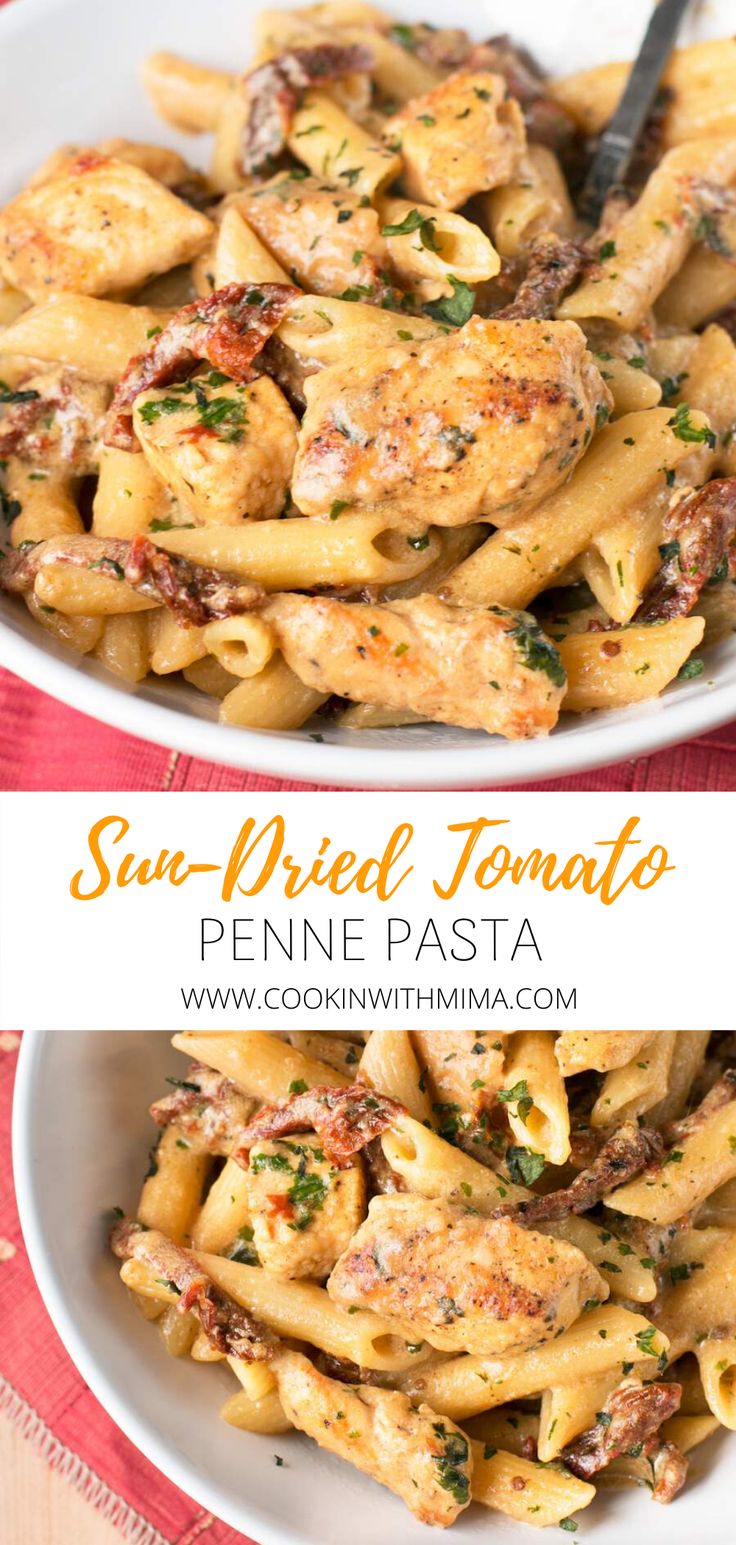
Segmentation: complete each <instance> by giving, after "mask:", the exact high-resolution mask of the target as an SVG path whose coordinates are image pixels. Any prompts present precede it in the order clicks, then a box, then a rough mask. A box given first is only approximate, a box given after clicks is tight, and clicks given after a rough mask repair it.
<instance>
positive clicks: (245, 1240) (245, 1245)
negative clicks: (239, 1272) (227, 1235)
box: [230, 1223, 261, 1266]
mask: <svg viewBox="0 0 736 1545" xmlns="http://www.w3.org/2000/svg"><path fill="white" fill-rule="evenodd" d="M230 1260H231V1261H237V1262H238V1264H239V1265H240V1266H260V1264H261V1263H260V1261H259V1258H258V1251H257V1250H256V1247H255V1245H254V1244H253V1230H252V1228H251V1227H250V1224H248V1223H246V1224H244V1226H243V1228H241V1229H238V1232H237V1234H236V1235H235V1239H234V1242H233V1246H232V1249H231V1251H230Z"/></svg>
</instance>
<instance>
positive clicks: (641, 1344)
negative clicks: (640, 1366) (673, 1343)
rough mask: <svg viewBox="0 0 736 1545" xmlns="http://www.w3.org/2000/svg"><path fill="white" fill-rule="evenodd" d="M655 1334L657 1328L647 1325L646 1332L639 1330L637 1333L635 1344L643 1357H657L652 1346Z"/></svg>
mask: <svg viewBox="0 0 736 1545" xmlns="http://www.w3.org/2000/svg"><path fill="white" fill-rule="evenodd" d="M656 1334H657V1328H656V1326H655V1325H648V1326H647V1328H646V1330H640V1331H638V1332H637V1337H636V1344H637V1347H638V1348H639V1351H640V1352H642V1353H643V1355H644V1356H645V1357H656V1356H657V1351H656V1348H655V1346H654V1344H653V1343H654V1338H655V1336H656Z"/></svg>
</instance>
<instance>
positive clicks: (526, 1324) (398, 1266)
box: [327, 1194, 606, 1356]
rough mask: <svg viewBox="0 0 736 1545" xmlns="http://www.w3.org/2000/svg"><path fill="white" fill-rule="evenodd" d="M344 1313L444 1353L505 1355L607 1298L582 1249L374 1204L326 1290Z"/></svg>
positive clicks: (497, 1225)
mask: <svg viewBox="0 0 736 1545" xmlns="http://www.w3.org/2000/svg"><path fill="white" fill-rule="evenodd" d="M327 1291H328V1293H329V1294H330V1297H331V1298H333V1299H334V1300H335V1302H336V1303H338V1304H340V1305H341V1306H342V1307H350V1306H356V1305H357V1306H358V1307H359V1308H364V1309H372V1310H373V1311H374V1312H375V1313H376V1314H381V1315H386V1316H388V1317H389V1319H395V1320H396V1321H397V1322H398V1323H399V1324H400V1325H401V1326H402V1327H403V1328H404V1329H405V1330H408V1329H409V1328H410V1327H411V1328H412V1329H413V1330H414V1331H415V1333H416V1334H417V1336H419V1335H421V1336H422V1337H423V1338H424V1339H426V1340H427V1341H429V1342H430V1343H431V1344H432V1346H435V1347H437V1348H438V1349H440V1350H442V1351H468V1352H473V1353H478V1354H480V1355H488V1356H494V1355H499V1356H500V1355H503V1354H504V1353H506V1352H511V1351H514V1350H518V1349H520V1348H523V1347H529V1346H534V1345H537V1344H538V1343H540V1342H542V1341H547V1340H549V1339H550V1337H552V1336H554V1335H556V1334H560V1333H561V1332H562V1331H563V1330H564V1329H566V1328H567V1326H568V1325H571V1324H572V1322H573V1320H575V1319H577V1317H578V1315H579V1314H580V1312H581V1309H582V1306H583V1304H584V1303H585V1302H586V1300H587V1299H589V1298H591V1297H598V1298H600V1297H601V1296H603V1297H605V1296H606V1289H605V1284H603V1281H602V1278H601V1277H600V1276H599V1274H598V1272H597V1271H596V1269H595V1267H594V1266H592V1265H591V1264H590V1262H589V1261H588V1260H587V1258H586V1257H585V1256H584V1255H583V1254H582V1251H580V1250H578V1249H577V1247H576V1246H575V1245H571V1244H569V1243H567V1241H565V1240H558V1239H552V1238H550V1237H549V1236H547V1235H544V1234H535V1233H529V1232H527V1231H526V1230H525V1229H522V1228H520V1227H519V1224H518V1223H517V1222H516V1221H515V1220H514V1219H513V1218H510V1217H501V1218H499V1217H494V1218H485V1217H480V1216H479V1215H478V1214H476V1213H474V1212H473V1211H472V1209H464V1208H462V1207H455V1206H452V1205H451V1204H450V1203H449V1202H445V1201H440V1200H429V1199H428V1198H426V1197H423V1196H415V1195H409V1194H406V1195H401V1196H378V1197H374V1198H373V1200H372V1202H371V1204H370V1207H369V1211H368V1217H367V1218H366V1219H365V1221H364V1222H363V1223H361V1225H360V1227H359V1229H358V1230H357V1232H356V1233H355V1234H354V1236H353V1238H352V1240H351V1242H350V1244H349V1245H348V1247H347V1249H346V1250H345V1251H344V1252H343V1254H342V1255H341V1256H340V1259H339V1260H338V1262H337V1264H336V1266H335V1267H334V1270H333V1271H332V1274H331V1276H330V1278H329V1281H328V1283H327Z"/></svg>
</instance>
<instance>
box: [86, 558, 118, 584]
mask: <svg viewBox="0 0 736 1545" xmlns="http://www.w3.org/2000/svg"><path fill="white" fill-rule="evenodd" d="M87 568H88V569H104V570H105V573H106V574H109V575H110V578H111V579H125V569H124V568H123V567H122V565H121V564H119V563H116V562H115V559H114V558H95V561H94V563H88V564H87Z"/></svg>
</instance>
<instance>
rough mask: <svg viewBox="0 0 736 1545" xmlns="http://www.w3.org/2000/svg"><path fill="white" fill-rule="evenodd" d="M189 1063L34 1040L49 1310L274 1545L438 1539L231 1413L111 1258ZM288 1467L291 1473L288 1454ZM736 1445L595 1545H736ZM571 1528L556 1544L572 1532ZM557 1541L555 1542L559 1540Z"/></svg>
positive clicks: (170, 1464) (18, 1136) (223, 1382)
mask: <svg viewBox="0 0 736 1545" xmlns="http://www.w3.org/2000/svg"><path fill="white" fill-rule="evenodd" d="M174 1071H176V1072H180V1071H181V1058H180V1057H178V1056H177V1054H176V1052H172V1050H171V1047H170V1045H169V1041H168V1037H166V1036H164V1035H162V1034H159V1033H156V1034H152V1033H151V1032H146V1031H123V1032H117V1031H115V1032H113V1031H110V1032H108V1033H107V1034H103V1033H100V1032H67V1033H61V1032H39V1033H36V1034H28V1035H26V1036H25V1037H24V1040H23V1045H22V1049H21V1056H20V1065H19V1069H18V1079H17V1084H16V1093H15V1108H14V1119H13V1165H14V1172H15V1183H16V1190H17V1194H18V1203H19V1207H20V1214H21V1222H22V1225H23V1233H24V1237H25V1242H26V1246H27V1248H28V1253H29V1256H30V1260H31V1264H32V1266H33V1270H34V1272H35V1274H36V1280H37V1282H38V1285H39V1287H40V1290H41V1293H42V1294H43V1297H44V1300H45V1303H46V1307H47V1309H48V1310H49V1313H50V1315H51V1318H52V1320H53V1321H54V1324H55V1326H56V1329H57V1331H58V1332H59V1335H60V1336H61V1338H62V1341H63V1342H64V1343H65V1345H66V1347H67V1349H68V1351H69V1353H70V1355H71V1356H72V1358H73V1360H74V1362H75V1363H76V1364H77V1367H78V1368H79V1370H80V1372H81V1373H82V1375H83V1377H84V1378H85V1379H86V1380H87V1382H88V1384H89V1385H90V1387H91V1388H92V1390H93V1391H94V1393H95V1395H96V1396H97V1398H98V1400H100V1401H101V1403H102V1405H103V1406H105V1408H106V1409H107V1410H108V1411H109V1412H110V1415H111V1416H112V1417H113V1418H114V1420H115V1421H116V1422H117V1423H118V1424H119V1426H120V1427H122V1429H123V1431H124V1432H125V1433H126V1434H127V1436H128V1437H129V1438H130V1439H131V1440H132V1442H133V1443H135V1444H137V1446H138V1448H140V1449H142V1450H143V1452H144V1453H145V1454H146V1455H147V1456H148V1458H149V1459H151V1460H152V1462H153V1463H154V1464H156V1465H158V1467H159V1469H160V1470H163V1471H164V1473H165V1474H166V1475H167V1476H169V1478H170V1479H171V1480H172V1481H174V1482H176V1484H177V1485H178V1486H180V1487H182V1489H183V1490H184V1491H186V1492H188V1493H189V1495H190V1496H192V1497H194V1498H196V1500H197V1501H198V1502H200V1503H201V1504H202V1505H203V1506H204V1507H206V1508H209V1509H210V1510H211V1511H212V1512H213V1513H215V1514H217V1515H218V1516H219V1517H221V1518H223V1519H225V1520H226V1522H228V1523H229V1524H231V1525H232V1526H233V1527H234V1528H237V1529H240V1530H242V1531H243V1533H244V1534H246V1535H252V1536H254V1537H255V1539H256V1540H257V1541H259V1545H345V1540H346V1538H347V1539H349V1541H350V1545H375V1542H376V1541H377V1540H383V1541H389V1542H390V1545H421V1542H423V1545H429V1541H430V1540H432V1539H433V1538H434V1535H432V1534H430V1533H429V1531H428V1530H427V1529H426V1528H424V1527H423V1526H422V1525H421V1524H419V1523H416V1522H415V1521H414V1520H413V1519H412V1518H411V1517H410V1515H409V1514H408V1513H407V1512H406V1511H405V1509H404V1508H403V1505H402V1504H401V1503H400V1502H399V1501H398V1500H397V1499H396V1498H394V1497H392V1496H391V1495H390V1494H389V1493H388V1492H386V1491H385V1490H383V1489H382V1488H380V1487H378V1486H377V1485H376V1484H374V1483H373V1482H372V1481H370V1480H368V1479H367V1478H366V1477H365V1476H362V1475H360V1474H358V1472H357V1471H355V1470H353V1469H352V1468H351V1467H349V1466H348V1465H344V1464H342V1463H341V1462H340V1461H339V1460H337V1459H333V1458H331V1457H330V1456H329V1455H326V1454H325V1453H324V1452H323V1451H322V1450H320V1449H318V1448H316V1446H315V1445H314V1444H311V1443H309V1442H308V1440H306V1439H304V1438H301V1437H297V1436H296V1435H286V1436H281V1437H258V1436H255V1435H252V1434H249V1433H243V1432H238V1431H236V1430H234V1429H233V1428H231V1427H227V1426H226V1425H225V1423H224V1422H221V1421H220V1420H219V1419H218V1415H217V1412H218V1408H219V1406H220V1405H221V1404H222V1402H223V1400H224V1399H225V1398H226V1395H227V1394H228V1393H229V1392H231V1390H232V1379H229V1378H228V1376H227V1374H226V1373H224V1372H223V1371H222V1370H221V1369H218V1368H212V1367H210V1368H201V1367H195V1366H194V1365H193V1364H191V1363H189V1362H186V1361H175V1360H174V1359H172V1358H170V1357H168V1356H167V1354H166V1352H165V1351H164V1349H163V1346H162V1345H161V1344H160V1342H159V1340H158V1338H157V1335H156V1332H155V1330H154V1329H153V1328H152V1327H151V1326H150V1325H147V1324H146V1323H145V1322H144V1320H143V1319H142V1318H141V1316H140V1315H139V1314H138V1313H137V1311H136V1310H135V1309H134V1307H133V1305H132V1304H131V1302H130V1300H129V1298H128V1296H127V1294H126V1293H125V1292H124V1291H123V1289H122V1287H121V1286H120V1283H119V1281H118V1279H117V1272H116V1267H115V1263H114V1262H113V1260H112V1259H111V1258H110V1257H109V1256H108V1254H107V1252H106V1249H105V1228H104V1216H105V1213H106V1212H107V1211H108V1210H109V1208H110V1207H111V1206H117V1205H119V1206H122V1207H124V1208H128V1209H132V1208H134V1207H135V1200H136V1196H137V1193H138V1188H139V1184H140V1178H141V1175H142V1173H143V1170H144V1168H145V1155H146V1151H147V1149H148V1146H149V1144H150V1142H151V1140H152V1135H153V1133H154V1129H153V1127H152V1123H151V1121H150V1119H149V1118H148V1116H147V1114H146V1111H147V1106H148V1104H149V1103H150V1101H151V1100H152V1099H153V1098H154V1097H155V1096H156V1095H157V1094H160V1091H161V1088H162V1083H163V1076H164V1074H165V1073H166V1072H174ZM274 1453H278V1454H280V1455H282V1456H283V1458H284V1461H285V1463H284V1465H283V1466H281V1467H277V1466H276V1465H275V1464H274V1459H273V1455H274ZM735 1458H736V1436H733V1435H723V1436H721V1437H716V1438H712V1439H710V1441H709V1442H708V1443H706V1444H704V1445H703V1446H702V1447H701V1448H699V1449H698V1450H697V1451H696V1453H695V1454H694V1455H693V1458H692V1464H691V1476H690V1480H689V1482H688V1486H687V1489H686V1491H685V1492H683V1494H682V1495H681V1496H680V1497H679V1498H678V1499H677V1501H676V1502H675V1503H674V1505H673V1506H672V1507H670V1508H662V1507H658V1506H657V1505H656V1504H652V1503H651V1502H650V1500H649V1496H648V1494H647V1493H646V1492H644V1491H623V1492H615V1493H608V1494H607V1495H605V1494H601V1496H600V1497H599V1498H597V1499H596V1501H595V1503H594V1504H593V1507H592V1508H590V1509H588V1510H587V1511H586V1512H584V1513H580V1514H578V1521H579V1532H578V1534H577V1536H576V1537H577V1538H578V1539H580V1540H584V1541H586V1542H587V1541H591V1542H593V1545H621V1541H622V1540H624V1539H630V1540H632V1541H640V1540H644V1539H646V1540H647V1545H692V1541H693V1540H703V1541H707V1542H708V1545H731V1542H732V1541H733V1537H734V1535H733V1518H732V1516H731V1512H730V1511H729V1509H730V1508H731V1500H730V1499H731V1491H732V1486H731V1487H729V1477H730V1478H731V1481H732V1480H733V1474H734V1460H735ZM489 1535H493V1536H494V1537H495V1536H496V1535H498V1536H500V1537H501V1538H502V1539H503V1540H504V1541H508V1542H509V1545H513V1542H514V1541H517V1542H518V1545H524V1542H526V1545H533V1541H534V1540H535V1539H537V1540H539V1539H540V1536H539V1535H538V1534H535V1533H533V1532H532V1531H531V1529H527V1528H525V1527H524V1526H522V1525H519V1524H515V1523H513V1522H511V1521H510V1520H508V1519H505V1518H503V1517H502V1516H501V1515H499V1514H491V1513H489V1512H488V1511H487V1510H485V1509H481V1508H475V1507H474V1508H471V1509H470V1510H469V1512H468V1513H466V1514H464V1515H463V1517H462V1518H461V1519H460V1520H459V1522H458V1523H457V1524H456V1525H455V1526H454V1527H453V1530H452V1532H451V1534H450V1535H448V1540H450V1539H451V1540H452V1541H453V1545H455V1542H456V1545H468V1542H471V1541H480V1540H487V1539H488V1538H489ZM556 1537H557V1535H556V1531H552V1533H550V1536H549V1538H550V1539H552V1538H556ZM545 1538H546V1536H545Z"/></svg>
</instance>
